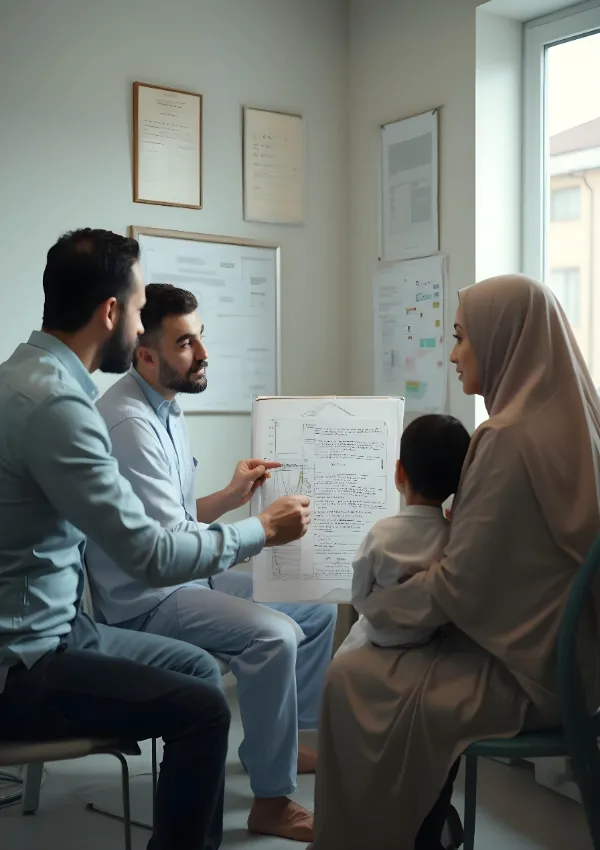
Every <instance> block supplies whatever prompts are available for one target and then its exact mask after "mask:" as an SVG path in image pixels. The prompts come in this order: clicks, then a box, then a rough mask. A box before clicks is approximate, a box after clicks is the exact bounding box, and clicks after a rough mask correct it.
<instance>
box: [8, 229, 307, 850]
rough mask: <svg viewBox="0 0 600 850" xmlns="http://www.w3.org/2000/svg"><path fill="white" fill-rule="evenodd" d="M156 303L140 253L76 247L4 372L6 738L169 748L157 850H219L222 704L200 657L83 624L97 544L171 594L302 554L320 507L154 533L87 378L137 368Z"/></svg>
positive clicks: (295, 503)
mask: <svg viewBox="0 0 600 850" xmlns="http://www.w3.org/2000/svg"><path fill="white" fill-rule="evenodd" d="M145 300H146V299H145V288H144V280H143V276H142V271H141V267H140V264H139V245H138V243H137V242H136V241H135V240H134V239H126V238H125V237H123V236H119V235H117V234H115V233H110V232H109V231H105V230H90V229H85V230H78V231H75V232H73V233H67V234H66V235H65V236H63V237H61V238H60V239H59V240H58V242H57V243H56V244H55V245H54V246H53V247H52V248H51V249H50V251H49V252H48V258H47V263H46V268H45V271H44V316H43V324H42V330H41V331H34V332H33V333H32V334H31V336H30V337H29V340H28V342H26V343H23V344H21V345H19V346H18V348H17V349H16V351H15V352H14V353H13V354H12V355H11V357H10V358H9V359H8V360H7V361H6V362H5V363H3V364H2V365H1V366H0V738H5V739H7V740H10V741H31V740H34V741H44V740H55V739H68V738H101V739H110V740H121V741H140V740H144V739H148V738H162V739H163V741H164V743H165V750H164V758H163V763H162V768H161V773H160V778H159V784H158V790H157V794H156V802H155V818H154V834H153V836H152V838H151V839H150V844H149V845H148V847H149V848H151V849H152V850H216V848H218V847H219V846H220V844H221V838H222V815H223V787H224V778H225V756H226V753H227V736H228V731H229V710H228V707H227V703H226V702H225V699H224V697H223V695H222V693H221V691H220V690H219V688H218V687H216V686H215V684H214V682H212V681H211V676H210V669H208V670H207V667H206V663H205V658H206V653H205V652H204V651H203V650H201V649H198V648H197V647H195V646H193V645H191V644H189V643H183V642H181V641H177V640H174V639H172V638H168V637H166V638H165V637H159V636H156V635H152V634H133V633H131V632H130V633H125V632H123V631H122V630H121V629H115V628H113V627H111V626H108V625H103V624H99V623H98V624H97V623H95V622H94V621H93V620H92V619H90V617H88V616H87V615H86V614H85V613H84V612H83V611H82V606H81V601H82V590H83V585H84V573H83V551H84V548H85V543H86V536H87V537H88V539H89V540H93V541H95V542H97V543H99V542H102V544H103V546H104V547H105V549H106V551H107V553H108V554H109V555H110V556H111V557H112V558H114V559H115V560H116V561H118V562H119V563H122V564H124V565H125V566H126V569H127V571H128V573H129V575H130V576H131V577H132V579H134V580H135V581H137V582H139V583H140V584H141V585H142V586H146V585H151V586H153V587H156V588H160V587H164V586H170V585H174V584H178V583H181V582H186V581H193V580H195V579H199V578H203V577H206V576H210V575H214V574H215V573H217V572H219V571H222V570H227V569H228V568H229V567H231V566H233V565H234V564H236V563H239V562H240V561H243V560H244V559H245V558H246V557H248V556H251V555H253V554H255V553H256V552H258V551H260V549H262V547H263V546H264V545H265V544H267V545H278V544H281V543H285V542H288V541H290V540H293V539H296V538H298V537H300V536H302V534H304V533H305V531H306V528H307V525H308V522H309V521H310V517H309V509H308V500H307V499H306V500H304V503H303V502H302V501H301V500H299V499H296V500H292V499H290V498H288V499H287V500H285V501H282V500H280V501H279V504H277V503H275V504H274V505H273V506H271V507H270V508H268V509H267V511H266V512H265V513H264V514H262V515H261V517H259V518H258V519H249V520H244V521H243V522H241V523H236V524H234V525H222V524H219V523H214V524H213V525H211V526H209V528H200V527H199V526H194V525H191V524H190V525H189V526H186V527H185V528H182V529H180V530H178V531H170V530H168V529H165V528H164V527H162V526H161V524H160V523H158V522H157V521H156V520H154V519H152V518H151V517H149V516H147V515H146V513H145V512H144V508H143V505H142V503H141V502H140V500H139V499H138V497H137V496H136V495H135V494H134V492H133V490H132V488H131V485H130V484H129V482H128V481H127V480H126V479H125V478H123V477H122V476H121V475H120V474H119V469H118V465H117V462H116V460H115V459H114V457H112V455H111V453H110V439H109V436H108V431H107V429H106V425H105V424H104V420H103V419H102V417H101V416H100V415H99V413H98V411H97V410H96V408H95V405H94V400H95V398H96V396H97V392H98V391H97V389H96V386H95V384H94V382H93V381H92V378H91V375H90V373H92V372H94V371H95V370H100V371H104V372H116V373H118V372H125V371H126V370H127V369H128V368H129V365H130V364H131V358H132V356H133V353H134V351H135V348H136V344H137V337H138V335H139V334H140V333H142V332H143V327H142V324H141V319H140V311H141V309H142V307H143V306H144V303H145ZM213 679H214V677H213Z"/></svg>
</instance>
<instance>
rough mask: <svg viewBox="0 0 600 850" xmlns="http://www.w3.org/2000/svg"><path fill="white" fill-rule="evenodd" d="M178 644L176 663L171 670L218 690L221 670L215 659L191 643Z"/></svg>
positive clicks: (181, 642)
mask: <svg viewBox="0 0 600 850" xmlns="http://www.w3.org/2000/svg"><path fill="white" fill-rule="evenodd" d="M179 643H180V646H179V647H178V659H177V661H178V663H177V664H176V665H173V666H172V667H171V669H175V670H176V671H177V672H178V673H184V674H185V675H186V676H193V677H194V679H200V680H201V681H203V682H206V684H207V685H214V686H215V687H217V688H220V687H221V670H220V668H219V662H218V661H217V659H216V658H215V657H214V656H212V655H211V654H210V652H207V651H206V650H205V649H201V648H200V647H199V646H194V644H193V643H185V642H183V641H180V642H179Z"/></svg>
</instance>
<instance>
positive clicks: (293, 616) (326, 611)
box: [86, 284, 336, 841]
mask: <svg viewBox="0 0 600 850" xmlns="http://www.w3.org/2000/svg"><path fill="white" fill-rule="evenodd" d="M146 299H147V300H146V305H145V307H144V309H143V311H142V321H143V324H144V327H145V333H144V335H143V336H142V337H141V338H140V343H139V347H138V350H137V353H136V361H135V368H133V369H132V370H131V372H130V373H129V374H128V375H125V376H124V377H123V378H121V379H120V380H119V381H118V382H117V383H116V384H115V385H114V386H113V387H111V389H109V390H108V391H107V392H106V393H105V395H104V396H103V397H102V398H101V399H100V401H99V402H98V410H99V411H100V413H101V414H102V416H103V417H104V419H105V422H106V425H107V427H108V431H109V434H110V438H111V442H112V450H113V454H114V456H115V457H116V459H117V461H118V463H119V469H120V470H121V473H122V474H123V475H124V476H125V477H126V478H127V479H128V480H129V482H130V483H131V485H132V487H133V490H134V492H135V493H136V494H137V495H138V496H139V497H140V499H141V500H142V502H143V504H144V507H145V509H146V511H147V513H148V515H149V516H151V517H153V519H156V520H158V521H159V522H160V523H161V525H162V526H163V527H164V528H169V529H171V530H172V531H175V530H181V529H198V528H206V525H205V523H211V522H213V521H214V520H216V519H217V518H218V517H219V516H221V515H222V514H224V513H226V512H227V511H229V510H232V509H234V508H237V507H239V506H240V505H243V504H246V503H247V502H248V501H249V500H250V497H251V494H252V492H253V490H254V489H255V488H256V486H257V484H259V483H260V482H261V481H262V480H263V478H264V475H265V474H266V472H267V470H268V468H269V464H266V465H265V463H264V461H260V460H248V461H242V462H240V463H239V464H238V465H237V468H236V470H235V473H234V476H233V479H232V481H231V483H230V484H229V485H228V486H227V487H226V488H225V489H224V490H222V491H220V492H219V493H214V494H212V495H210V496H206V497H204V498H200V499H196V496H195V473H196V460H195V459H194V457H193V455H192V452H191V448H190V443H189V438H188V434H187V430H186V425H185V419H184V417H183V415H182V412H181V408H180V406H179V404H178V402H177V395H178V393H200V392H202V391H203V390H204V389H205V388H206V386H207V374H206V372H207V365H208V364H207V362H206V358H207V352H206V349H205V347H204V344H203V341H202V330H203V329H202V326H201V323H200V319H199V317H198V314H197V312H196V310H197V307H198V304H197V301H196V298H195V296H194V295H193V294H192V293H190V292H187V291H185V290H182V289H177V288H175V287H174V286H170V285H168V284H151V285H150V286H148V287H146ZM101 547H102V542H101V541H99V545H90V547H89V548H88V552H87V555H86V558H87V564H88V571H89V576H90V583H91V587H92V593H93V598H94V602H95V606H96V610H97V612H99V614H100V615H101V617H102V619H103V620H104V621H105V622H108V623H111V624H115V625H119V626H121V627H123V628H127V629H134V630H136V631H141V632H144V633H151V634H155V635H165V636H169V637H175V638H179V639H182V640H185V641H189V642H190V643H192V644H194V645H195V646H198V647H202V648H204V649H207V650H210V651H211V652H214V653H217V654H221V655H224V656H226V657H227V658H228V659H229V660H230V667H231V670H232V672H233V674H234V675H235V676H236V678H237V680H238V693H239V703H240V712H241V716H242V723H243V726H244V732H245V737H244V741H243V743H242V745H241V747H240V758H241V761H242V763H243V764H244V765H245V767H246V769H247V770H248V773H249V777H250V783H251V786H252V790H253V792H254V795H255V800H254V803H253V806H252V810H251V812H250V817H249V819H248V827H249V829H250V830H251V831H252V832H261V833H269V834H274V835H278V836H282V837H285V838H289V839H295V840H298V841H311V840H312V814H311V813H310V812H308V811H307V810H305V809H303V808H301V807H300V806H298V805H297V804H296V803H294V802H293V801H291V800H290V799H289V797H288V795H289V794H291V793H292V792H293V791H294V789H295V788H296V777H297V772H298V770H300V771H303V772H309V771H312V770H314V767H315V760H316V757H315V753H314V752H312V751H310V750H307V749H305V748H300V751H299V748H298V728H305V729H310V728H312V729H314V728H316V726H317V719H318V711H319V703H320V697H321V690H322V685H323V677H324V674H325V670H326V668H327V666H328V664H329V662H330V660H331V650H332V641H333V632H334V628H335V620H336V608H335V606H333V605H271V606H264V605H258V604H256V603H254V602H252V577H251V576H250V575H248V574H247V573H244V572H240V571H230V572H228V573H226V574H225V573H223V574H222V575H219V576H215V577H214V578H213V579H210V580H208V581H206V580H202V581H198V582H194V583H192V584H187V585H179V586H178V587H177V586H176V587H170V588H165V589H162V590H156V589H151V588H147V587H145V586H144V585H143V584H142V583H141V582H139V581H136V580H135V579H134V578H132V577H131V574H130V571H127V572H126V571H125V569H126V564H123V563H122V562H119V561H118V560H116V559H114V558H111V557H110V555H109V553H108V552H104V551H102V548H101ZM215 664H216V662H215Z"/></svg>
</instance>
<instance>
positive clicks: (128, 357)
mask: <svg viewBox="0 0 600 850" xmlns="http://www.w3.org/2000/svg"><path fill="white" fill-rule="evenodd" d="M125 331H126V325H125V322H124V321H123V319H122V318H121V319H119V323H118V324H117V326H116V328H115V329H114V331H113V335H112V336H111V337H109V339H107V340H106V342H105V343H104V347H103V348H102V351H101V352H100V365H99V369H100V371H101V372H109V373H110V374H112V375H120V374H122V373H123V372H127V370H128V369H129V367H130V366H131V362H132V359H133V355H134V352H135V349H136V347H137V336H136V338H135V339H134V340H133V341H131V342H130V341H129V340H128V339H127V337H126V334H125Z"/></svg>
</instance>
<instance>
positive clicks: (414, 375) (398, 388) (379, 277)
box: [373, 254, 448, 413]
mask: <svg viewBox="0 0 600 850" xmlns="http://www.w3.org/2000/svg"><path fill="white" fill-rule="evenodd" d="M445 277H446V257H445V256H444V255H442V254H436V255H435V256H433V257H424V258H423V259H420V260H410V261H407V262H400V263H391V264H389V265H382V266H380V268H378V269H377V270H376V272H375V274H374V276H373V317H374V343H375V351H374V364H375V394H376V395H397V396H404V398H405V399H406V410H409V411H419V412H421V413H440V412H443V411H444V410H445V407H446V385H447V373H448V363H447V359H448V356H447V346H446V340H445V329H444V284H445Z"/></svg>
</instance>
